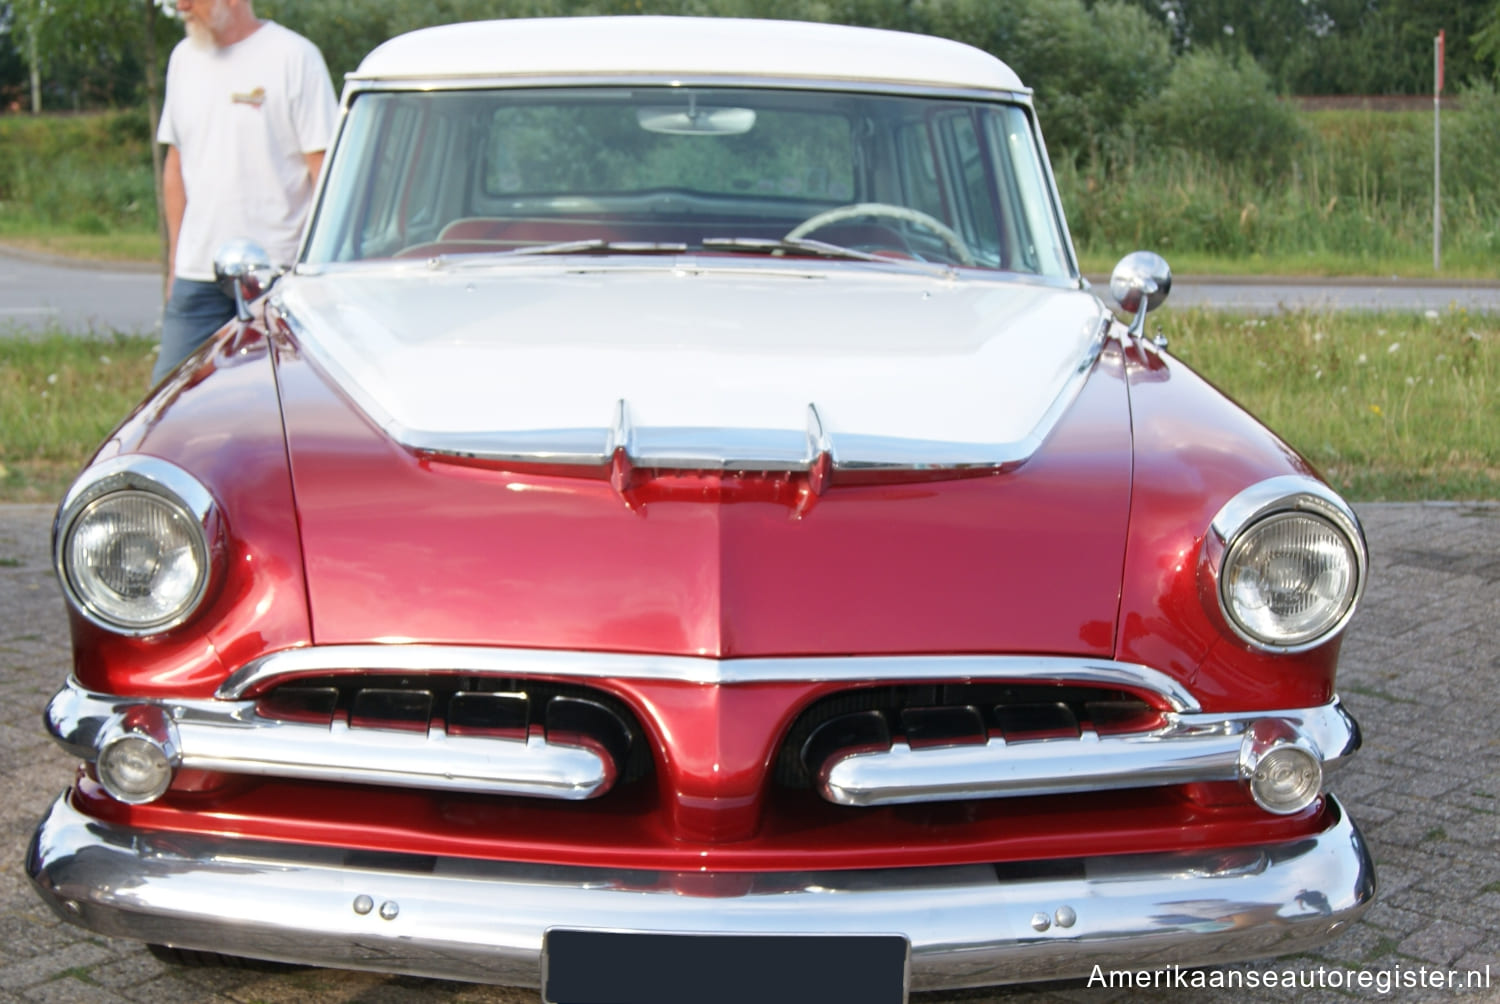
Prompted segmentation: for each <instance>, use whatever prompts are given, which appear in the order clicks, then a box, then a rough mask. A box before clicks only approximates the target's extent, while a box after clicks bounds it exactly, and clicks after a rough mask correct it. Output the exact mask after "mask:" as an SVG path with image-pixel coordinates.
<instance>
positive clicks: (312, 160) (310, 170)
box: [302, 150, 324, 188]
mask: <svg viewBox="0 0 1500 1004" xmlns="http://www.w3.org/2000/svg"><path fill="white" fill-rule="evenodd" d="M323 154H324V151H323V150H317V151H314V152H313V153H304V154H303V155H302V158H303V159H304V160H306V161H307V176H308V177H309V178H310V179H312V183H313V187H314V188H316V187H317V186H318V175H319V174H320V173H321V172H322V170H323Z"/></svg>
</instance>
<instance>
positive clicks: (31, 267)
mask: <svg viewBox="0 0 1500 1004" xmlns="http://www.w3.org/2000/svg"><path fill="white" fill-rule="evenodd" d="M1092 279H1093V281H1094V284H1095V287H1096V288H1097V289H1099V290H1100V291H1101V293H1104V294H1105V295H1106V297H1107V290H1108V288H1109V280H1108V277H1107V276H1094V277H1092ZM161 296H162V289H161V273H160V271H159V270H158V269H157V268H156V267H155V266H151V265H132V264H127V265H101V264H97V263H93V264H91V263H86V262H77V261H71V260H69V259H63V258H57V257H53V256H48V255H38V254H30V253H26V252H22V251H18V250H16V249H14V248H6V247H4V246H0V337H5V336H6V335H11V336H14V335H18V334H26V333H29V332H37V331H45V330H49V329H52V328H56V327H59V326H60V327H61V328H62V329H63V330H64V331H70V332H77V333H87V332H92V333H97V334H109V333H113V332H121V333H125V334H154V333H157V332H159V331H160V330H161ZM1192 307H1206V308H1211V309H1219V310H1230V311H1235V312H1238V313H1246V314H1266V313H1275V312H1277V311H1281V310H1418V311H1427V310H1448V309H1464V310H1468V311H1471V312H1490V313H1500V282H1459V281H1454V282H1432V281H1419V280H1397V279H1394V278H1393V279H1317V280H1307V279H1282V278H1271V279H1265V278H1255V277H1250V278H1215V277H1211V276H1210V277H1194V276H1178V277H1176V279H1175V280H1174V284H1173V288H1172V294H1171V297H1170V299H1169V300H1168V301H1167V308H1166V309H1177V310H1180V309H1184V308H1192Z"/></svg>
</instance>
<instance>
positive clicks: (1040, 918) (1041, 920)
mask: <svg viewBox="0 0 1500 1004" xmlns="http://www.w3.org/2000/svg"><path fill="white" fill-rule="evenodd" d="M1051 926H1052V918H1051V917H1049V916H1047V915H1046V914H1045V913H1035V914H1032V916H1031V928H1032V930H1034V931H1045V930H1046V929H1047V928H1049V927H1051Z"/></svg>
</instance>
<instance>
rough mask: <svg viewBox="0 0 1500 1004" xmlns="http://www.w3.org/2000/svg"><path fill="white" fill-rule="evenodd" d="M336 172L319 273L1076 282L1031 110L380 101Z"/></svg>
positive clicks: (824, 102)
mask: <svg viewBox="0 0 1500 1004" xmlns="http://www.w3.org/2000/svg"><path fill="white" fill-rule="evenodd" d="M329 172H330V173H329V177H328V182H327V187H326V190H325V192H324V194H323V198H322V200H321V204H320V208H319V210H318V214H317V217H316V219H315V221H314V225H313V231H312V233H311V234H310V236H309V239H308V245H307V250H306V254H305V260H306V261H308V262H311V263H315V264H318V263H325V262H343V261H358V260H363V259H370V258H402V257H407V258H411V257H434V256H438V255H458V254H492V253H499V252H516V251H525V250H526V249H528V248H534V249H538V250H541V249H544V248H549V247H554V248H555V246H557V245H568V244H573V243H574V242H588V244H586V245H581V246H580V248H579V249H571V248H570V249H569V250H583V251H593V252H597V253H607V252H622V253H637V252H642V251H647V250H652V249H655V250H690V251H693V252H697V253H702V254H735V253H774V254H792V255H796V254H800V253H804V249H805V247H810V246H811V245H814V244H821V245H832V246H834V247H836V248H839V249H850V250H853V251H857V252H860V253H861V255H863V256H869V255H873V256H876V257H878V258H882V259H886V258H889V259H904V260H915V261H927V262H936V263H942V264H944V265H953V266H960V267H974V268H983V269H995V270H1003V271H1010V272H1021V273H1028V274H1033V275H1042V276H1052V277H1069V276H1071V275H1072V265H1071V260H1070V258H1069V254H1068V250H1067V245H1066V238H1065V237H1064V235H1063V231H1062V227H1061V224H1060V221H1059V218H1058V216H1057V212H1056V208H1055V205H1054V202H1053V199H1052V196H1051V188H1050V185H1049V183H1048V180H1047V176H1046V174H1045V171H1044V165H1043V163H1042V159H1041V154H1040V151H1039V149H1038V144H1037V141H1036V137H1035V133H1034V130H1033V128H1032V124H1031V119H1030V116H1029V114H1028V112H1027V110H1026V109H1025V108H1023V107H1021V106H1019V105H1014V104H1004V103H998V102H996V103H990V102H980V101H965V100H958V99H951V98H936V97H920V96H898V95H874V94H848V93H839V92H831V91H812V90H801V91H799V90H770V89H751V88H716V87H691V88H685V87H624V86H621V87H591V88H546V89H535V90H523V89H497V90H479V91H437V92H405V91H402V92H369V93H364V94H361V95H359V96H357V97H356V99H355V100H354V102H353V104H352V106H351V108H350V110H349V117H348V121H347V122H346V124H345V128H344V132H343V134H342V136H341V138H340V140H339V146H338V149H337V151H336V152H335V154H334V156H333V160H332V162H331V164H330V167H329ZM788 239H790V243H789V242H788ZM803 242H805V245H804V243H803ZM807 253H811V252H807ZM825 253H826V251H825Z"/></svg>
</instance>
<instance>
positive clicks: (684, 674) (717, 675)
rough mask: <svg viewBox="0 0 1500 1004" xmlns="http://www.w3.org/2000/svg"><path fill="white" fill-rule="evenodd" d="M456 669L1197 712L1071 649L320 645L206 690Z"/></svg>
mask: <svg viewBox="0 0 1500 1004" xmlns="http://www.w3.org/2000/svg"><path fill="white" fill-rule="evenodd" d="M382 673H391V674H399V673H463V674H466V675H467V674H475V675H479V676H503V677H525V676H540V677H568V678H583V679H602V678H611V679H620V680H678V681H681V682H683V683H701V684H709V685H714V686H731V685H734V684H742V683H783V682H795V681H804V682H808V683H821V682H846V683H867V682H871V683H873V682H879V681H899V680H953V681H961V680H1016V681H1021V680H1045V681H1048V682H1064V683H1077V684H1083V685H1093V686H1101V687H1119V688H1121V689H1125V690H1135V691H1146V692H1149V693H1152V694H1156V695H1157V696H1159V697H1160V698H1161V699H1162V700H1163V701H1164V702H1165V703H1166V704H1167V705H1168V706H1169V708H1170V710H1172V711H1179V712H1193V711H1198V710H1199V705H1198V700H1197V698H1195V697H1194V696H1193V695H1192V693H1191V692H1190V691H1189V690H1188V689H1187V688H1186V687H1185V686H1183V684H1182V683H1180V682H1179V681H1177V680H1175V679H1173V678H1172V677H1170V676H1168V675H1167V674H1165V673H1163V672H1161V671H1159V670H1155V669H1152V668H1150V667H1149V666H1140V665H1136V664H1134V663H1128V662H1114V661H1112V660H1109V659H1083V658H1077V657H1072V656H1045V655H1038V656H1019V655H877V656H825V657H807V658H787V659H710V658H704V657H698V656H686V655H633V654H630V653H625V652H577V651H559V650H555V649H529V648H481V647H476V646H464V645H320V646H314V647H309V648H289V649H283V650H282V651H280V652H272V653H271V654H270V655H265V656H261V657H260V658H259V659H255V660H254V661H252V662H248V663H246V664H245V665H244V666H242V667H240V669H238V670H236V671H235V672H233V673H231V674H230V675H229V678H228V679H227V680H225V681H224V683H223V684H222V685H221V686H220V687H219V689H218V691H217V692H216V693H215V695H214V696H215V697H217V698H219V699H220V700H227V701H234V700H239V699H241V698H243V697H244V696H245V695H246V694H251V693H256V692H258V691H260V690H262V689H264V688H266V687H268V686H270V685H271V684H273V683H275V682H278V681H280V680H283V679H286V678H291V677H298V676H337V675H354V676H360V675H375V674H382Z"/></svg>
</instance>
